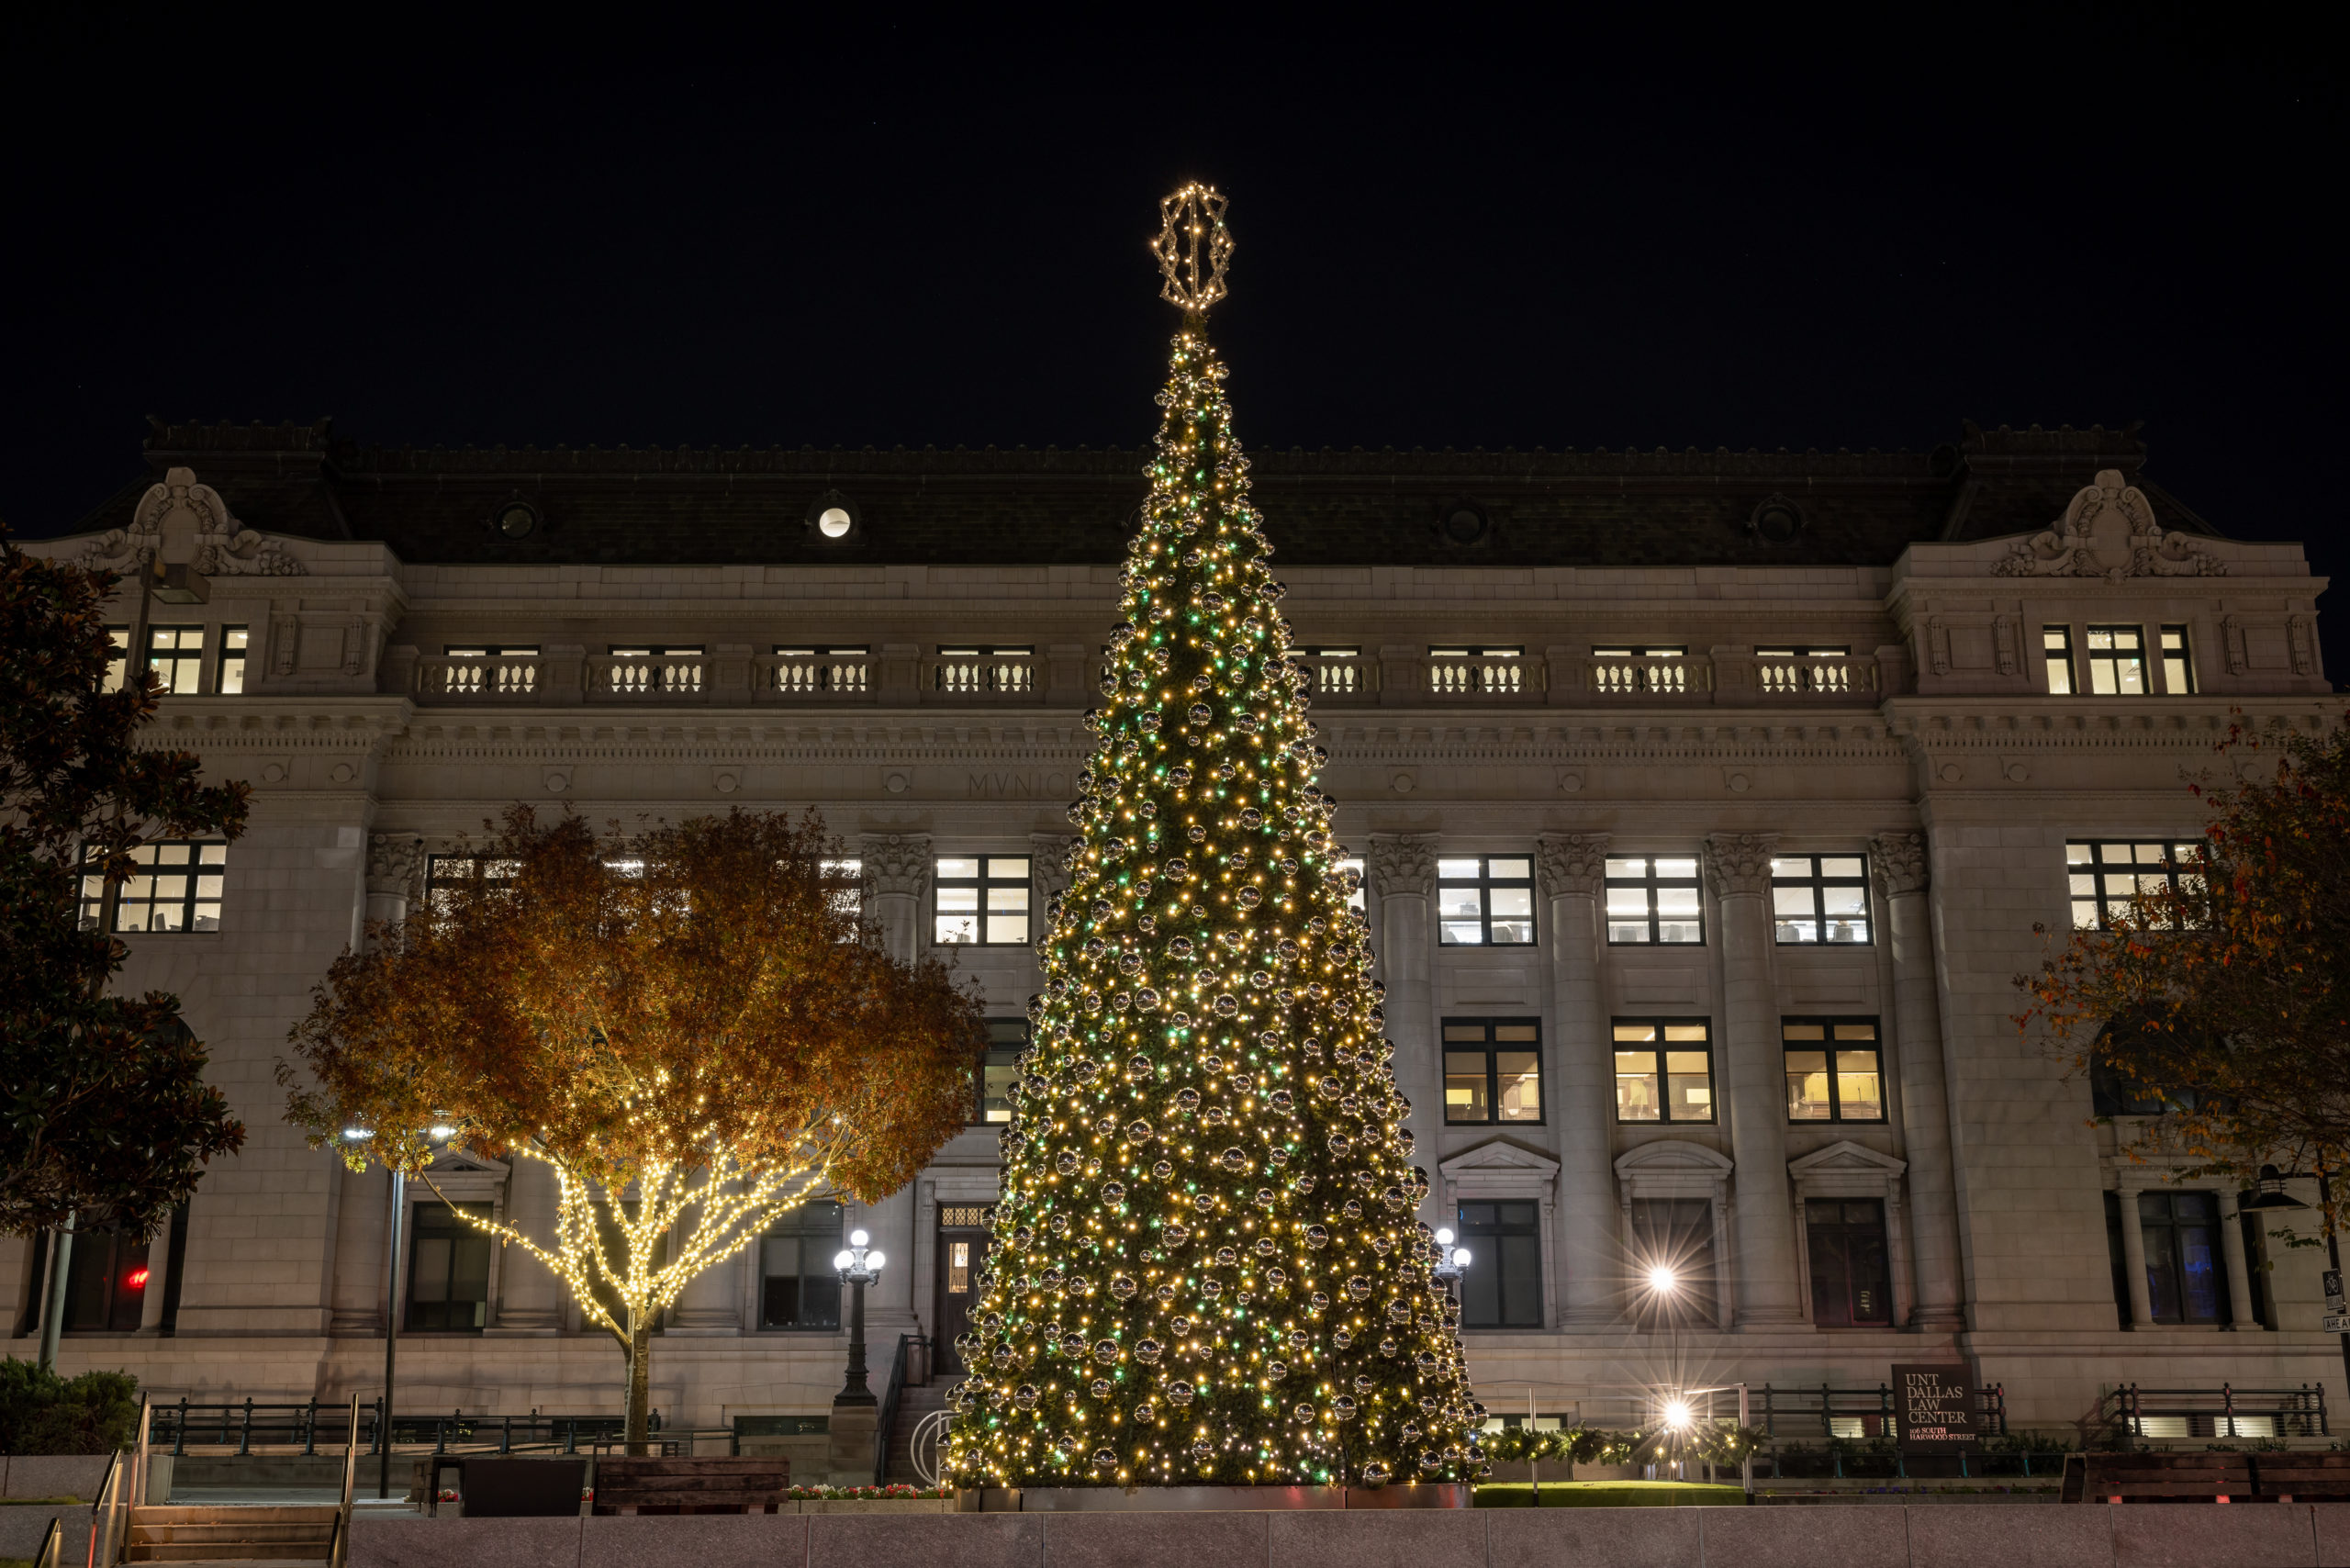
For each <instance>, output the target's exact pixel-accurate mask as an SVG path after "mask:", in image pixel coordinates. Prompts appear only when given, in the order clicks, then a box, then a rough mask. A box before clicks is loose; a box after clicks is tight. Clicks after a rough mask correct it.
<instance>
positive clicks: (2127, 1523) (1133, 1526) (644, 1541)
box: [351, 1504, 2350, 1568]
mask: <svg viewBox="0 0 2350 1568" xmlns="http://www.w3.org/2000/svg"><path fill="white" fill-rule="evenodd" d="M646 1562H692V1563H693V1564H695V1568H753V1565H758V1568H965V1565H968V1568H1047V1565H1049V1568H1224V1565H1226V1564H1230V1565H1233V1568H1557V1565H1561V1564H1572V1565H1573V1568H1616V1565H1619V1564H1620V1565H1622V1568H1991V1565H1995V1564H1996V1565H1997V1568H2042V1565H2045V1568H2350V1506H2316V1507H2312V1506H2307V1505H2298V1506H2297V1505H2239V1506H2220V1505H2212V1504H2178V1505H2160V1504H2149V1505H2140V1506H2120V1507H2116V1506H2108V1505H2104V1504H2089V1505H2079V1506H2069V1507H2037V1508H1998V1507H1991V1508H1968V1507H1959V1506H1947V1505H1945V1506H1930V1507H1908V1506H1893V1507H1874V1508H1863V1507H1836V1508H1825V1507H1824V1508H1738V1507H1730V1508H1543V1509H1532V1508H1527V1509H1511V1508H1496V1509H1480V1510H1472V1511H1463V1512H1458V1513H1453V1512H1427V1513H1342V1512H1300V1513H1280V1514H1269V1513H1233V1514H1171V1513H1157V1514H1142V1513H1137V1514H958V1515H947V1516H940V1515H920V1514H917V1515H880V1514H864V1515H844V1514H817V1515H805V1514H801V1515H793V1514H753V1515H701V1516H688V1517H672V1518H655V1517H645V1518H585V1519H364V1518H363V1519H361V1520H360V1521H358V1523H357V1525H356V1526H355V1527H354V1529H353V1536H352V1554H351V1568H449V1564H451V1563H497V1564H499V1565H500V1568H637V1565H639V1564H643V1563H646Z"/></svg>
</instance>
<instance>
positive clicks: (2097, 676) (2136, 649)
mask: <svg viewBox="0 0 2350 1568" xmlns="http://www.w3.org/2000/svg"><path fill="white" fill-rule="evenodd" d="M2088 657H2089V692H2090V694H2091V695H2092V696H2097V697H2143V696H2144V695H2145V694H2146V633H2144V631H2143V630H2142V629H2141V628H2139V627H2136V626H2092V627H2090V628H2089V629H2088Z"/></svg>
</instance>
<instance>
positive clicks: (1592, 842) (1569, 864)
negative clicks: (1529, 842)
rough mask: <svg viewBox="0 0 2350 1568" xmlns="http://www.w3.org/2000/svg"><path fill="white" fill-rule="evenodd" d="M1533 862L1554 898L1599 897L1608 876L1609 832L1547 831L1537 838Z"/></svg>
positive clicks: (1543, 885)
mask: <svg viewBox="0 0 2350 1568" xmlns="http://www.w3.org/2000/svg"><path fill="white" fill-rule="evenodd" d="M1534 865H1535V868H1536V869H1537V871H1539V873H1540V875H1541V878H1542V890H1543V891H1544V892H1545V893H1547V894H1549V895H1550V897H1551V898H1554V899H1556V898H1565V897H1568V896H1569V895H1575V896H1579V897H1583V898H1597V897H1598V896H1599V891H1600V889H1601V888H1602V887H1603V886H1604V885H1605V884H1606V879H1607V834H1604V833H1546V834H1539V835H1537V837H1536V838H1535V840H1534Z"/></svg>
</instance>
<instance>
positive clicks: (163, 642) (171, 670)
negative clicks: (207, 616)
mask: <svg viewBox="0 0 2350 1568" xmlns="http://www.w3.org/2000/svg"><path fill="white" fill-rule="evenodd" d="M147 667H148V669H149V670H151V671H152V672H153V674H154V677H155V684H156V685H157V686H158V687H160V688H162V689H163V690H164V691H165V692H166V693H168V694H170V695H172V696H174V697H185V696H188V695H190V694H191V693H193V692H195V691H196V690H198V689H201V688H202V686H203V684H204V628H203V627H201V626H150V627H148V628H147Z"/></svg>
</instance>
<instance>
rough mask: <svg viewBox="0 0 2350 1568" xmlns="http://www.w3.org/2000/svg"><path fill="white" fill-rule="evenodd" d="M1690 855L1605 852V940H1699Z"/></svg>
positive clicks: (1701, 922) (1702, 921) (1701, 930)
mask: <svg viewBox="0 0 2350 1568" xmlns="http://www.w3.org/2000/svg"><path fill="white" fill-rule="evenodd" d="M1705 939H1706V918H1705V914H1704V911H1703V908H1702V906H1701V905H1700V904H1699V902H1698V899H1697V859H1696V857H1695V856H1663V857H1647V856H1642V857H1633V858H1629V859H1618V858H1614V857H1611V858H1610V859H1609V860H1608V862H1607V940H1609V941H1610V942H1642V943H1646V942H1664V943H1673V942H1682V943H1689V942H1703V941H1704V940H1705Z"/></svg>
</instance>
